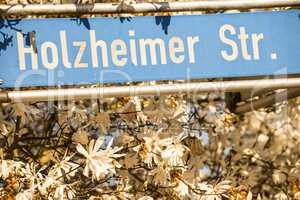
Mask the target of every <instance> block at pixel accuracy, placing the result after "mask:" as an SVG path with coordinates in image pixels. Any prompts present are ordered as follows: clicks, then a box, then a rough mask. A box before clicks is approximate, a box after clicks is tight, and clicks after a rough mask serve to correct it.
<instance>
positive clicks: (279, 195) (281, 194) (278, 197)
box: [275, 192, 289, 200]
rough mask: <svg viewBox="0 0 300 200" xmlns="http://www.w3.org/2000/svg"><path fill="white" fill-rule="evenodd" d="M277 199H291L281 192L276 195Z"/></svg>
mask: <svg viewBox="0 0 300 200" xmlns="http://www.w3.org/2000/svg"><path fill="white" fill-rule="evenodd" d="M275 199H276V200H288V199H289V198H288V196H287V195H286V194H285V193H283V192H279V193H277V194H276V195H275Z"/></svg>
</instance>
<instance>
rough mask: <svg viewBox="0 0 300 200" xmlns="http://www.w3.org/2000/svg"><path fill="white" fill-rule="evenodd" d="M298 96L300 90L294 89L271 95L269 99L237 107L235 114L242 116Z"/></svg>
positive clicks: (265, 98)
mask: <svg viewBox="0 0 300 200" xmlns="http://www.w3.org/2000/svg"><path fill="white" fill-rule="evenodd" d="M298 96H300V88H293V89H289V90H287V91H283V92H279V93H275V94H272V95H269V96H267V97H264V98H263V99H259V100H256V101H251V102H249V103H246V104H244V105H241V106H238V107H236V109H235V111H234V112H235V113H237V114H242V113H246V112H250V111H253V110H257V109H259V108H263V107H267V106H270V105H273V104H275V103H279V102H283V101H287V100H288V99H292V98H295V97H298Z"/></svg>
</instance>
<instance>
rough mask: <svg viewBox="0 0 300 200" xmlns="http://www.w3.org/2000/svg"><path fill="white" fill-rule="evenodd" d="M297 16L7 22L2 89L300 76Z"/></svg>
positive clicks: (2, 33) (2, 38)
mask: <svg viewBox="0 0 300 200" xmlns="http://www.w3.org/2000/svg"><path fill="white" fill-rule="evenodd" d="M299 15H300V11H299V10H290V11H280V12H279V11H277V12H255V13H238V14H209V15H186V16H147V17H132V18H122V17H121V18H89V19H86V18H84V19H83V18H82V19H75V18H72V19H70V18H59V19H18V20H7V19H1V20H0V28H1V29H0V63H1V66H0V79H2V80H3V83H2V85H1V87H28V86H55V85H78V84H94V83H121V82H137V81H147V80H178V79H181V80H187V79H199V78H219V77H223V78H225V77H246V76H247V77H248V76H264V75H285V74H299V73H300V50H299V48H300V17H299Z"/></svg>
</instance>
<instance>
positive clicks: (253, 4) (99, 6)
mask: <svg viewBox="0 0 300 200" xmlns="http://www.w3.org/2000/svg"><path fill="white" fill-rule="evenodd" d="M296 6H300V0H265V1H261V0H210V1H208V0H204V1H196V2H158V3H136V4H124V3H95V4H28V5H21V4H16V5H0V15H32V14H33V15H51V14H74V15H78V14H96V13H146V12H177V11H197V10H227V9H251V8H274V7H296Z"/></svg>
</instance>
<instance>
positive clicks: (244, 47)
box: [219, 24, 264, 61]
mask: <svg viewBox="0 0 300 200" xmlns="http://www.w3.org/2000/svg"><path fill="white" fill-rule="evenodd" d="M226 32H228V33H229V34H230V35H232V36H235V35H236V34H237V31H236V28H235V27H234V26H232V25H230V24H224V25H223V26H221V28H220V29H219V37H220V39H221V41H222V42H223V43H225V44H226V45H228V46H230V48H231V51H226V50H221V55H222V57H223V59H224V60H226V61H234V60H236V59H237V58H238V55H239V47H238V44H237V42H236V41H235V40H233V39H229V38H228V37H226V35H225V34H226ZM237 38H238V39H239V40H240V48H241V52H242V57H243V59H244V60H252V57H253V59H254V60H259V59H260V55H259V42H260V41H261V40H262V39H264V34H263V33H259V34H257V33H253V34H251V40H252V50H253V55H251V54H250V53H249V50H248V40H249V34H247V32H246V28H245V27H243V26H241V27H239V34H238V35H237Z"/></svg>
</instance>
